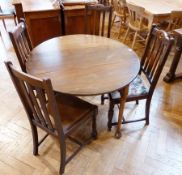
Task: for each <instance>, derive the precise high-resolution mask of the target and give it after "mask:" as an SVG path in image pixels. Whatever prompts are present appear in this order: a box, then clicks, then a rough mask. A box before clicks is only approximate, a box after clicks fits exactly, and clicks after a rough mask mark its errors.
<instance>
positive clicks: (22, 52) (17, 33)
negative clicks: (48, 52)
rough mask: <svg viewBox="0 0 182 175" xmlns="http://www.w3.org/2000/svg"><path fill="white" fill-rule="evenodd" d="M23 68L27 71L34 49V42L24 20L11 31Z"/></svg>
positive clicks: (10, 34) (11, 37)
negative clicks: (32, 42)
mask: <svg viewBox="0 0 182 175" xmlns="http://www.w3.org/2000/svg"><path fill="white" fill-rule="evenodd" d="M9 36H10V39H11V41H12V44H13V47H14V49H15V53H16V55H17V57H18V61H19V63H20V66H21V69H22V70H23V71H24V72H26V62H27V60H28V58H29V56H30V53H31V50H32V44H31V41H30V38H29V35H28V32H27V29H26V26H25V23H24V22H20V23H19V24H18V25H17V26H16V27H15V28H14V30H13V31H10V32H9Z"/></svg>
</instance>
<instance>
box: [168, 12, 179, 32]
mask: <svg viewBox="0 0 182 175" xmlns="http://www.w3.org/2000/svg"><path fill="white" fill-rule="evenodd" d="M181 27H182V11H172V12H171V15H170V21H169V25H168V27H167V31H172V30H175V29H178V28H181Z"/></svg>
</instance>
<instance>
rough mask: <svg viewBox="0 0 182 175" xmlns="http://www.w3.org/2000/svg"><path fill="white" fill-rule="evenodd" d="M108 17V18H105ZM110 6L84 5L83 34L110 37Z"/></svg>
mask: <svg viewBox="0 0 182 175" xmlns="http://www.w3.org/2000/svg"><path fill="white" fill-rule="evenodd" d="M107 15H108V18H107ZM111 20H112V6H110V5H103V4H86V5H85V33H86V34H91V35H100V36H106V37H108V38H109V37H110V31H111Z"/></svg>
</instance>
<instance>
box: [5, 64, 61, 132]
mask: <svg viewBox="0 0 182 175" xmlns="http://www.w3.org/2000/svg"><path fill="white" fill-rule="evenodd" d="M5 65H6V67H7V69H8V72H9V74H10V77H11V79H12V81H13V83H14V86H15V88H16V90H17V92H18V95H19V97H20V99H21V101H22V104H23V106H24V108H25V111H26V113H27V116H28V119H29V122H30V125H31V127H34V126H38V127H39V128H41V129H43V130H44V131H46V132H48V133H49V134H52V135H57V130H56V128H59V131H60V130H61V129H62V128H61V124H60V123H61V120H60V117H59V112H58V109H57V104H56V100H55V97H54V92H53V89H52V84H51V81H50V79H43V80H41V79H38V78H35V77H33V76H31V75H28V74H26V73H24V72H20V71H18V70H16V69H14V68H13V66H12V64H11V62H5ZM50 116H52V117H51V118H53V120H54V121H53V122H54V123H53V122H52V120H51V118H50ZM55 125H56V126H57V125H59V127H56V128H55Z"/></svg>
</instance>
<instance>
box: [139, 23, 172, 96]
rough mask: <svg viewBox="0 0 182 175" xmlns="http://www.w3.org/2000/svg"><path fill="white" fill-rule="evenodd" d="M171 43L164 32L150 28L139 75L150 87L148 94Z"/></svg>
mask: <svg viewBox="0 0 182 175" xmlns="http://www.w3.org/2000/svg"><path fill="white" fill-rule="evenodd" d="M173 43H174V39H173V38H171V37H170V36H169V35H168V34H167V33H166V32H165V31H163V30H159V29H157V28H156V27H155V26H154V25H153V26H152V29H151V31H150V34H149V38H148V41H147V44H146V48H145V51H144V54H143V57H142V59H141V68H140V73H141V72H143V73H144V74H145V76H146V77H147V79H148V81H149V83H150V85H151V86H150V89H149V93H150V94H152V93H153V91H154V88H155V86H156V84H157V81H158V79H159V77H160V74H161V72H162V70H163V67H164V64H165V62H166V60H167V58H168V55H169V53H170V50H171V47H172V45H173Z"/></svg>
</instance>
